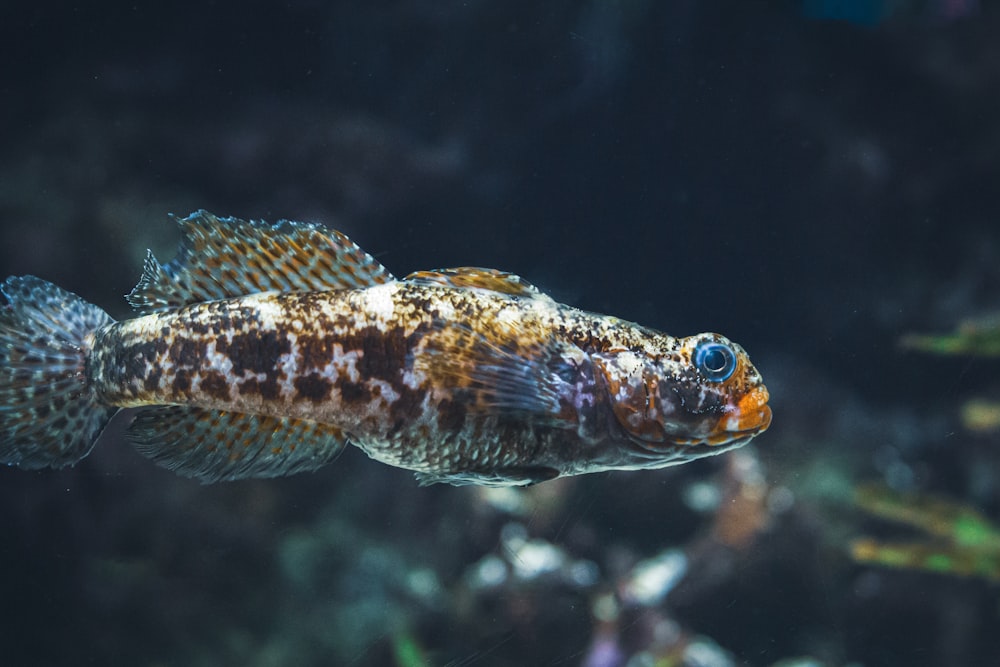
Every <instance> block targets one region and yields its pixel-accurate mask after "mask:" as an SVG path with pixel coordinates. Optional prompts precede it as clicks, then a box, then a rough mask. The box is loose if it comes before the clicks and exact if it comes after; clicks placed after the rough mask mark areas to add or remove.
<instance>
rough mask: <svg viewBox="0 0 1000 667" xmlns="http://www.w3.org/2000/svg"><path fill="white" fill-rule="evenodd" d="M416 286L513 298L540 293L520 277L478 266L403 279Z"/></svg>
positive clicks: (423, 273)
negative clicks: (491, 292) (502, 295)
mask: <svg viewBox="0 0 1000 667" xmlns="http://www.w3.org/2000/svg"><path fill="white" fill-rule="evenodd" d="M403 280H404V281H405V282H410V283H414V284H416V285H438V286H443V287H467V288H475V289H485V290H491V291H493V292H500V293H501V294H513V295H515V296H538V295H539V294H541V292H540V291H539V290H538V288H537V287H535V286H534V285H532V284H531V283H529V282H528V281H527V280H525V279H524V278H522V277H521V276H518V275H515V274H513V273H509V272H507V271H498V270H497V269H483V268H480V267H478V266H458V267H455V268H452V269H437V270H435V271H415V272H413V273H411V274H410V275H408V276H406V277H405V278H403Z"/></svg>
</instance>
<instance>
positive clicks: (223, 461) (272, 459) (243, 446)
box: [128, 406, 347, 484]
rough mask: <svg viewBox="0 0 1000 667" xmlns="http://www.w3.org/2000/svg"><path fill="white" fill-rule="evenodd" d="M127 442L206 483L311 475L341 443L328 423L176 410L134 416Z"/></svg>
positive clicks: (339, 434)
mask: <svg viewBox="0 0 1000 667" xmlns="http://www.w3.org/2000/svg"><path fill="white" fill-rule="evenodd" d="M128 437H129V439H130V440H132V442H133V443H134V444H135V447H136V449H138V450H139V452H140V453H141V454H143V455H145V456H148V457H149V458H151V459H153V460H154V461H156V462H157V463H159V464H160V465H162V466H165V467H166V468H169V469H171V470H174V471H176V472H178V473H179V474H181V475H184V476H186V477H195V478H197V479H200V480H201V481H202V482H205V483H206V484H207V483H210V482H220V481H227V480H234V479H248V478H252V477H283V476H285V475H293V474H295V473H297V472H305V471H307V470H316V469H317V468H320V467H322V466H324V465H326V464H328V463H330V462H331V461H333V460H334V459H335V458H336V457H337V456H338V455H340V452H341V451H342V450H343V449H344V446H345V445H346V444H347V438H346V436H345V435H344V434H343V433H342V432H341V431H340V429H338V428H337V427H335V426H331V425H329V424H319V423H317V422H311V421H305V420H302V419H287V418H282V417H267V416H264V415H253V414H243V413H239V412H224V411H219V410H206V409H203V408H188V407H181V406H166V407H157V408H148V409H144V410H142V411H140V412H139V414H137V415H136V417H135V420H134V421H133V422H132V424H131V425H130V426H129V429H128Z"/></svg>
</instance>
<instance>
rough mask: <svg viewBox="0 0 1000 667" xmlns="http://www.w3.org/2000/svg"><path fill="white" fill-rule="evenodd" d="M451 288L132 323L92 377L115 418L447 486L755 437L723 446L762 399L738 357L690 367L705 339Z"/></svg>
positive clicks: (192, 312)
mask: <svg viewBox="0 0 1000 667" xmlns="http://www.w3.org/2000/svg"><path fill="white" fill-rule="evenodd" d="M450 279H451V278H450V277H449V280H450ZM492 279H493V278H491V280H492ZM463 281H465V282H463ZM459 282H461V283H462V286H461V287H454V286H449V285H446V284H439V283H440V281H439V280H438V279H437V278H435V279H434V280H431V281H429V283H428V284H409V283H387V284H384V285H381V286H377V287H371V288H367V289H352V290H341V291H329V292H296V293H283V294H265V295H253V296H248V297H245V298H242V299H230V300H226V301H216V302H208V303H204V304H195V305H191V306H185V307H183V308H180V309H178V310H176V311H165V312H162V313H157V314H153V315H149V316H146V317H144V318H137V319H135V320H131V321H126V322H122V323H120V324H118V325H114V327H112V328H111V330H110V331H109V332H107V333H106V334H105V335H104V336H103V337H102V338H101V340H100V341H99V343H100V344H99V345H97V346H96V347H97V349H96V350H95V355H94V359H95V361H94V369H93V374H94V379H95V382H96V383H97V385H98V387H99V391H100V392H101V393H102V395H103V396H105V397H106V400H108V401H109V402H113V403H114V404H117V405H143V404H158V403H175V404H184V405H192V406H199V407H203V408H209V409H217V410H235V411H241V412H250V413H254V414H261V415H265V416H272V417H287V418H292V419H305V420H310V421H314V422H317V423H322V424H328V425H330V426H333V427H336V428H337V429H338V430H339V431H342V432H343V434H344V437H346V438H347V439H348V440H350V441H351V442H354V443H355V444H357V445H359V446H360V447H362V448H363V449H364V450H365V451H366V452H368V454H370V455H371V456H373V457H374V458H377V459H379V460H382V461H385V462H387V463H390V464H393V465H399V466H403V467H407V468H411V469H413V470H416V471H420V472H423V473H425V474H427V475H429V478H428V479H431V480H447V481H453V482H456V483H466V482H469V481H476V482H479V483H490V484H499V483H525V482H531V481H537V479H538V478H544V477H548V476H551V471H555V472H556V473H557V474H577V473H581V472H590V471H594V470H603V469H609V468H650V467H661V466H663V465H670V464H673V463H679V462H683V461H686V460H690V459H691V458H696V457H698V456H704V455H706V454H710V453H716V452H718V451H724V450H725V449H726V448H728V447H731V446H737V445H739V444H742V443H743V442H746V441H747V440H748V439H749V438H750V437H752V435H753V434H754V433H756V431H751V430H750V429H751V427H750V426H748V427H747V429H748V430H746V431H745V432H744V431H739V432H733V433H732V434H731V436H730V435H727V429H732V428H735V427H733V426H732V424H736V423H737V422H738V424H737V425H738V426H739V428H743V425H744V424H751V423H752V418H747V419H745V420H742V421H741V420H735V421H734V418H733V417H732V415H734V414H735V413H734V410H735V409H736V408H735V407H734V406H736V405H740V403H739V401H740V400H741V398H742V396H744V395H747V394H748V392H751V391H756V390H757V389H756V388H758V387H761V386H762V385H761V383H760V377H759V375H757V373H756V370H755V369H753V367H752V365H750V363H749V361H746V360H745V355H744V353H743V352H742V350H739V349H738V348H736V349H737V356H738V357H739V358H740V360H741V361H740V364H741V365H740V367H739V372H738V373H736V374H735V376H734V377H733V378H731V379H730V380H727V381H726V382H722V383H710V382H707V381H706V380H705V379H704V378H703V377H701V375H700V374H699V372H698V371H697V370H696V369H694V368H693V366H692V363H691V349H693V346H694V345H696V344H697V342H698V340H700V339H699V338H698V337H693V338H691V339H675V338H672V337H670V336H666V335H664V334H661V333H659V332H655V331H652V330H649V329H646V328H643V327H639V326H636V325H633V324H631V323H628V322H622V321H620V320H617V319H614V318H606V317H603V316H600V315H595V314H592V313H585V312H582V311H578V310H575V309H572V308H569V307H567V306H562V305H560V304H557V303H555V302H554V301H552V300H551V299H549V298H548V297H546V296H544V295H540V294H535V293H533V292H530V290H529V291H528V292H527V293H526V292H525V291H524V290H525V289H526V288H517V289H518V290H521V291H517V293H504V292H498V291H491V290H486V289H474V288H469V287H467V286H465V285H466V282H467V280H466V278H462V280H461V281H459ZM511 289H512V290H513V289H514V287H512V288H511ZM373 306H374V308H373ZM164 332H168V333H167V335H164ZM705 336H709V335H708V334H706V335H705ZM719 340H720V341H725V339H722V338H721V337H719ZM726 344H728V343H726ZM765 391H766V390H765ZM764 403H766V398H764V399H763V402H761V401H756V402H755V401H750V402H747V403H746V405H751V404H753V405H755V406H762V405H763V404H764ZM754 409H756V410H759V411H761V414H762V415H763V411H764V410H766V406H764V407H756V408H754ZM768 418H769V413H768ZM727 420H729V421H727ZM759 421H761V422H762V423H763V421H764V417H763V416H762V417H760V419H759Z"/></svg>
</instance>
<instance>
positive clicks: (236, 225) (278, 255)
mask: <svg viewBox="0 0 1000 667" xmlns="http://www.w3.org/2000/svg"><path fill="white" fill-rule="evenodd" d="M175 219H176V220H177V223H178V224H179V225H180V227H181V234H182V237H181V244H180V249H179V250H178V252H177V256H176V257H175V258H174V259H172V260H171V261H169V262H167V263H166V264H160V263H159V262H158V261H156V258H154V257H153V254H152V253H149V254H148V255H147V256H146V263H145V266H144V267H143V272H142V278H140V279H139V284H138V285H136V286H135V289H133V290H132V292H131V293H130V294H129V295H128V296H127V297H126V299H128V302H129V304H131V305H132V307H133V308H135V309H136V310H139V311H141V312H144V313H151V312H156V311H161V310H166V309H169V308H177V307H179V306H183V305H187V304H191V303H200V302H203V301H215V300H218V299H228V298H231V297H236V296H244V295H246V294H255V293H258V292H269V291H272V290H276V291H279V292H294V291H325V290H339V289H355V288H359V287H368V286H370V285H378V284H381V283H386V282H389V281H391V280H393V277H392V274H390V273H389V272H388V271H386V269H385V267H383V266H382V265H381V264H379V263H378V262H377V261H375V259H373V258H372V256H371V255H369V254H368V253H366V252H365V251H364V250H362V249H361V248H359V247H358V246H357V244H355V243H354V242H353V241H351V240H350V239H348V238H347V236H345V235H344V234H342V233H340V232H338V231H335V230H332V229H327V228H326V227H323V226H322V225H319V224H315V223H303V222H291V221H288V220H282V221H280V222H278V223H276V224H274V225H270V224H267V223H265V222H260V221H250V222H246V221H244V220H240V219H238V218H218V217H216V216H214V215H212V214H211V213H208V212H207V211H196V212H195V213H192V214H191V215H189V216H188V217H186V218H175Z"/></svg>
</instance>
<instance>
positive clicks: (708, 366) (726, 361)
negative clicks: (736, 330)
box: [694, 341, 736, 382]
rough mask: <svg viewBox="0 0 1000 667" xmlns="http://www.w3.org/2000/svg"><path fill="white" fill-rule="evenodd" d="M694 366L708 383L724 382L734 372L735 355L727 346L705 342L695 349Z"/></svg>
mask: <svg viewBox="0 0 1000 667" xmlns="http://www.w3.org/2000/svg"><path fill="white" fill-rule="evenodd" d="M694 365H695V366H696V367H697V368H698V370H699V371H700V372H701V374H702V375H704V376H705V378H706V379H707V380H708V381H709V382H724V381H725V380H728V379H729V377H730V376H731V375H732V374H733V371H735V370H736V353H735V352H733V349H732V348H731V347H729V346H728V345H723V344H722V343H716V342H714V341H706V342H704V343H699V344H698V347H696V348H695V350H694Z"/></svg>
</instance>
